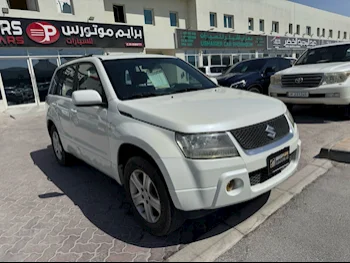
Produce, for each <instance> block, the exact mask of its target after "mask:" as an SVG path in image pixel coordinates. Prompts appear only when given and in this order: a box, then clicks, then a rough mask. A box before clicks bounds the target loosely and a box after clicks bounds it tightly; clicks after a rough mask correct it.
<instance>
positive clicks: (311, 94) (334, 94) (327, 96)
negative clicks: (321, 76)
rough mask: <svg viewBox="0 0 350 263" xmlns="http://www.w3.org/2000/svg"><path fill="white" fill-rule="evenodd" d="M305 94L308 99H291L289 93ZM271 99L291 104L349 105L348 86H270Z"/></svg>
mask: <svg viewBox="0 0 350 263" xmlns="http://www.w3.org/2000/svg"><path fill="white" fill-rule="evenodd" d="M290 92H291V93H295V92H299V93H304V94H305V93H307V94H308V97H291V96H289V93H290ZM269 94H270V96H271V97H274V98H276V99H279V100H281V101H283V102H284V103H291V104H321V105H349V104H350V84H347V85H346V84H333V85H325V86H320V87H316V88H283V87H281V86H277V85H271V86H270V88H269Z"/></svg>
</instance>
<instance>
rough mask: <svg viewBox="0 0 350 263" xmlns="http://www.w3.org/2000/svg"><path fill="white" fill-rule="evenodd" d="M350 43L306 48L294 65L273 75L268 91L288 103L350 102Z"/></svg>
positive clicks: (346, 103) (338, 103)
mask: <svg viewBox="0 0 350 263" xmlns="http://www.w3.org/2000/svg"><path fill="white" fill-rule="evenodd" d="M349 76H350V44H349V43H337V44H331V45H326V46H319V47H315V48H311V49H309V50H307V51H306V52H305V53H303V55H302V56H301V57H300V58H299V59H298V61H297V62H296V63H295V64H294V67H291V68H288V69H286V70H283V71H280V72H278V73H277V74H275V75H274V76H272V77H271V85H270V87H269V94H270V96H272V97H275V98H278V99H280V100H282V101H283V102H285V103H286V104H288V105H290V106H293V105H294V104H321V105H346V106H348V105H350V79H349Z"/></svg>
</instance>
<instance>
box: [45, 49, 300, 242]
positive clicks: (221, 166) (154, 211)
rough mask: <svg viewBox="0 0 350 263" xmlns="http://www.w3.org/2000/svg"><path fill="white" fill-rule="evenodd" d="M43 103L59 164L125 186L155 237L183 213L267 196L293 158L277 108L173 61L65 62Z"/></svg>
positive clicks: (285, 121)
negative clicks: (90, 169) (77, 163)
mask: <svg viewBox="0 0 350 263" xmlns="http://www.w3.org/2000/svg"><path fill="white" fill-rule="evenodd" d="M47 104H48V105H47V106H48V112H47V127H48V131H49V133H50V136H51V138H52V145H53V150H54V154H55V156H56V159H57V161H58V162H59V163H60V164H62V165H67V164H69V162H70V161H71V160H72V156H75V157H77V158H80V159H82V160H84V161H85V162H87V163H88V164H90V165H92V166H94V167H95V168H97V169H98V170H100V171H102V172H103V173H105V174H107V175H108V176H110V177H112V178H114V179H115V180H116V181H117V182H118V183H119V184H121V185H124V187H125V190H126V193H127V197H128V199H129V200H130V203H131V204H132V207H133V210H134V214H135V217H136V218H137V220H138V221H139V222H140V223H141V225H142V226H143V227H145V228H146V229H147V230H148V231H149V232H151V233H152V234H154V235H158V236H161V235H166V234H168V233H170V232H172V231H173V230H175V229H177V228H178V227H179V226H180V225H181V224H182V223H183V220H184V218H185V216H187V215H188V212H189V211H198V210H201V211H202V210H214V209H217V208H221V207H225V206H231V205H234V204H237V203H242V202H245V201H247V200H251V199H253V198H255V197H257V196H259V195H261V194H263V193H265V192H268V191H270V190H271V189H272V188H273V187H275V186H276V185H278V184H280V183H281V182H283V181H284V180H286V179H287V178H288V177H290V176H291V175H292V174H293V173H294V172H295V171H296V169H297V165H298V162H299V158H300V152H301V150H300V145H301V143H300V140H299V133H298V128H297V126H296V125H295V123H294V121H293V118H292V116H291V115H290V113H289V112H288V110H287V109H286V107H285V105H284V104H283V103H282V102H280V101H278V100H276V99H273V98H270V97H267V96H262V95H258V94H253V93H250V92H245V91H240V90H233V89H229V88H222V87H218V86H217V85H216V84H215V83H214V82H213V81H211V80H210V79H209V78H207V77H206V76H204V75H203V74H202V73H200V72H199V71H198V70H196V69H195V68H193V67H192V66H191V65H189V64H187V63H186V62H184V61H183V60H181V59H178V58H175V57H166V56H149V55H120V56H100V57H86V58H81V59H77V60H74V61H71V62H69V63H67V64H64V65H63V66H61V67H59V68H58V69H57V70H56V72H55V74H54V77H53V79H52V82H51V86H50V90H49V95H48V97H47Z"/></svg>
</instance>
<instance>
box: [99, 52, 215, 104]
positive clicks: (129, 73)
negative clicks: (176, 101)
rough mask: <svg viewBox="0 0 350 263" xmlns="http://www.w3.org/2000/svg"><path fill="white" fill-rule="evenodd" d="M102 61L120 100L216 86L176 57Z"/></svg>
mask: <svg viewBox="0 0 350 263" xmlns="http://www.w3.org/2000/svg"><path fill="white" fill-rule="evenodd" d="M103 64H104V66H105V68H106V71H107V74H108V75H109V78H110V80H111V82H112V85H113V87H114V89H115V91H116V93H117V96H118V98H119V99H121V100H130V99H137V98H143V97H154V96H162V95H170V94H175V93H180V92H189V91H194V90H203V89H210V88H214V87H216V85H215V83H213V82H212V81H211V80H210V79H208V78H207V77H205V76H204V75H203V74H201V73H200V72H199V71H197V70H196V69H195V68H193V67H192V66H190V65H188V64H187V63H186V62H184V61H182V60H180V59H176V58H138V59H117V60H106V61H104V62H103Z"/></svg>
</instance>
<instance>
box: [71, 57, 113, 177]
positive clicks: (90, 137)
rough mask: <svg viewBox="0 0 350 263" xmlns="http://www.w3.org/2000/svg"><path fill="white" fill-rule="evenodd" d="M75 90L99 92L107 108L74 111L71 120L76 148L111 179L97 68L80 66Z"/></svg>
mask: <svg viewBox="0 0 350 263" xmlns="http://www.w3.org/2000/svg"><path fill="white" fill-rule="evenodd" d="M76 86H77V87H76V88H77V90H96V91H97V92H98V93H99V94H100V95H101V97H102V100H103V101H104V102H105V105H104V106H88V107H74V110H73V111H74V113H72V119H73V130H74V132H73V136H74V141H75V144H76V146H77V148H78V151H79V153H80V154H81V155H82V157H83V158H84V160H86V161H87V162H88V163H90V164H91V165H93V166H95V167H98V169H100V170H101V171H102V172H104V173H106V174H109V175H111V174H112V172H111V171H112V163H111V156H110V147H109V137H108V136H109V130H108V127H109V125H108V119H107V113H108V106H107V99H106V95H105V92H104V89H103V86H102V83H101V81H100V79H99V75H98V73H97V70H96V67H95V66H94V65H93V64H92V63H88V62H86V63H80V64H79V65H78V66H77V85H76Z"/></svg>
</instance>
